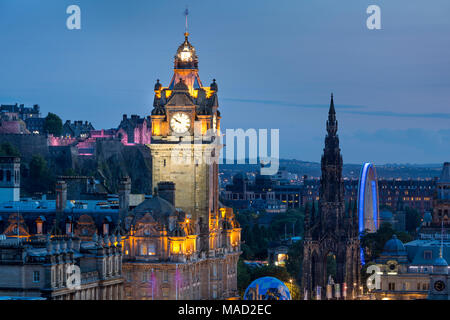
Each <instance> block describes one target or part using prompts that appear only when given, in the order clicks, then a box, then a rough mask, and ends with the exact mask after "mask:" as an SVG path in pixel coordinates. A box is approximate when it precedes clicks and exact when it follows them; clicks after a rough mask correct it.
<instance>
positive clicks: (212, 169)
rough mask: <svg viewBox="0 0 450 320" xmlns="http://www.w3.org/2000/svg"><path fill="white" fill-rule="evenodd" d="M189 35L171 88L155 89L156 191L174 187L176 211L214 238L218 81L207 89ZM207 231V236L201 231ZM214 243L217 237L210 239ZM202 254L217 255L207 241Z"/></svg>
mask: <svg viewBox="0 0 450 320" xmlns="http://www.w3.org/2000/svg"><path fill="white" fill-rule="evenodd" d="M188 37H189V33H187V32H186V33H185V39H184V42H183V43H182V44H181V45H180V46H179V48H178V50H177V52H176V54H175V64H174V73H173V76H172V79H171V81H170V83H169V85H168V86H167V87H164V86H163V85H162V84H161V83H160V82H159V80H157V83H156V85H155V98H154V103H153V110H152V115H151V119H152V141H151V144H150V145H149V148H150V149H151V155H152V170H153V171H152V185H153V187H155V186H157V185H158V183H159V182H163V181H172V182H174V183H175V187H176V190H177V191H176V194H175V206H176V207H177V208H180V209H182V210H183V211H184V212H186V213H187V214H190V215H191V219H192V220H193V221H195V222H196V223H198V224H199V225H200V230H201V231H200V232H203V233H206V234H212V235H213V234H214V230H216V229H217V228H218V224H219V198H218V192H219V190H218V164H217V161H214V160H215V159H217V158H218V156H219V152H220V148H221V145H220V144H219V139H218V136H219V134H220V112H219V110H218V108H219V104H218V98H217V91H218V86H217V83H216V81H215V80H213V82H212V84H211V85H210V86H209V87H205V86H203V84H202V82H201V80H200V77H199V74H198V57H197V53H196V50H195V48H194V46H192V45H191V43H190V42H189V38H188ZM202 230H203V231H202ZM212 238H214V236H212ZM205 242H206V243H204V244H202V247H203V249H204V250H211V249H214V241H213V240H211V237H210V240H209V241H205Z"/></svg>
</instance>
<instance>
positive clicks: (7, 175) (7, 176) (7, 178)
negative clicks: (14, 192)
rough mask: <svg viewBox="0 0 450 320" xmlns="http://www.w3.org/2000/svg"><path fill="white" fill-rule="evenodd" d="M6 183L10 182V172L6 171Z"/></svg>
mask: <svg viewBox="0 0 450 320" xmlns="http://www.w3.org/2000/svg"><path fill="white" fill-rule="evenodd" d="M6 181H8V182H10V181H11V171H9V170H6Z"/></svg>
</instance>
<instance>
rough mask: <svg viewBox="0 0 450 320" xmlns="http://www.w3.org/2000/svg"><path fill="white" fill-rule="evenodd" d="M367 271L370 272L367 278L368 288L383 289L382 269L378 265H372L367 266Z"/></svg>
mask: <svg viewBox="0 0 450 320" xmlns="http://www.w3.org/2000/svg"><path fill="white" fill-rule="evenodd" d="M366 273H368V274H370V276H369V277H368V278H367V281H366V285H367V289H369V290H373V289H377V290H379V289H381V274H382V273H381V269H380V267H379V266H377V265H371V266H369V267H368V268H367V270H366Z"/></svg>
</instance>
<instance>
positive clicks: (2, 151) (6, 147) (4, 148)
mask: <svg viewBox="0 0 450 320" xmlns="http://www.w3.org/2000/svg"><path fill="white" fill-rule="evenodd" d="M0 156H7V157H20V152H19V150H17V148H16V147H15V146H13V145H12V144H11V143H9V142H4V143H2V144H1V145H0Z"/></svg>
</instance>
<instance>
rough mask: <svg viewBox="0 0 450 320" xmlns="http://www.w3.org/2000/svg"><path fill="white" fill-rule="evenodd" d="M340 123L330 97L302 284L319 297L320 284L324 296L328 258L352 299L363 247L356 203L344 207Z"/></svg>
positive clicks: (309, 212) (307, 230)
mask: <svg viewBox="0 0 450 320" xmlns="http://www.w3.org/2000/svg"><path fill="white" fill-rule="evenodd" d="M337 130H338V122H337V120H336V111H335V108H334V101H333V95H332V96H331V103H330V110H329V113H328V121H327V135H326V138H325V148H324V153H323V155H322V160H321V168H322V177H321V180H320V191H319V196H320V198H319V205H318V210H317V211H318V212H317V214H316V210H315V204H314V202H313V204H312V210H310V209H309V208H308V207H307V208H306V210H305V211H306V212H305V239H304V254H303V257H304V258H303V274H302V287H303V294H306V295H307V297H308V298H311V297H316V295H317V287H321V290H320V291H321V296H322V298H323V296H324V293H325V291H326V286H327V283H328V275H327V257H328V255H329V254H332V255H333V256H334V257H335V261H336V275H335V279H333V280H334V283H336V284H339V285H340V288H341V291H342V294H341V297H346V298H347V299H351V298H352V297H354V296H355V295H356V294H357V293H358V289H359V282H360V255H359V254H360V247H359V234H358V218H357V210H356V203H354V204H353V205H351V204H350V205H349V206H348V210H346V209H345V200H344V199H345V198H344V181H343V178H342V165H343V162H342V155H341V150H340V147H339V137H338V135H337Z"/></svg>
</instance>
